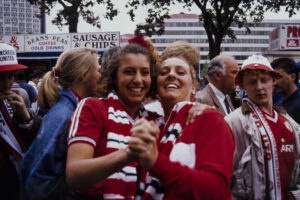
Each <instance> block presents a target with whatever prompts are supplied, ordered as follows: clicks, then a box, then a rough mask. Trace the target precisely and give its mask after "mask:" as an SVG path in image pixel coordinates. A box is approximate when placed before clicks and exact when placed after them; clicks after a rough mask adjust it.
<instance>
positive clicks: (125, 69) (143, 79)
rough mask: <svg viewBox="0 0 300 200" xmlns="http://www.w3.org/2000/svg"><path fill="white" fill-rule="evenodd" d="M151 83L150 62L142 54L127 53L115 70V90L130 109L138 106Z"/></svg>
mask: <svg viewBox="0 0 300 200" xmlns="http://www.w3.org/2000/svg"><path fill="white" fill-rule="evenodd" d="M150 84H151V76H150V62H149V59H148V58H147V57H146V56H145V55H144V54H140V53H139V54H134V53H128V54H126V55H125V56H124V57H123V59H122V60H121V63H120V66H119V68H118V70H117V92H118V95H119V99H120V101H121V102H122V103H123V105H124V107H125V108H126V109H127V110H128V111H130V110H134V109H136V108H138V107H140V105H141V103H142V101H143V100H144V98H145V96H146V94H147V93H148V91H149V88H150Z"/></svg>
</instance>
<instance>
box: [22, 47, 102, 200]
mask: <svg viewBox="0 0 300 200" xmlns="http://www.w3.org/2000/svg"><path fill="white" fill-rule="evenodd" d="M99 78H100V72H99V63H98V53H97V51H96V50H94V49H91V48H73V49H70V50H67V51H65V52H64V53H62V54H61V55H60V56H59V58H58V60H57V63H56V66H55V67H53V68H52V70H51V71H49V72H47V73H46V74H45V75H44V77H43V80H42V84H41V87H40V89H39V95H38V105H39V107H40V108H42V109H43V110H46V111H47V113H46V115H45V117H44V119H43V123H42V125H41V127H40V129H39V133H38V135H37V137H36V139H35V140H34V142H33V144H32V145H31V147H30V149H29V150H28V152H27V153H26V155H25V158H24V160H23V162H22V166H21V194H22V195H21V196H22V198H23V199H31V200H32V199H59V198H62V197H63V196H65V195H66V194H67V191H68V187H67V184H66V181H65V163H66V154H67V152H66V151H67V133H68V127H69V123H70V119H71V116H72V114H73V112H74V110H75V108H76V106H77V104H78V102H79V101H80V100H81V99H83V98H85V97H88V96H91V95H93V94H94V92H95V91H94V89H95V88H96V86H97V83H98V80H99Z"/></svg>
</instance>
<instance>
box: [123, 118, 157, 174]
mask: <svg viewBox="0 0 300 200" xmlns="http://www.w3.org/2000/svg"><path fill="white" fill-rule="evenodd" d="M130 132H131V135H132V137H131V138H130V140H129V141H128V147H129V149H130V151H131V152H132V153H133V154H136V155H137V156H138V157H139V160H140V162H141V164H142V165H143V166H144V167H145V168H146V169H149V168H151V167H152V165H153V164H154V163H155V161H156V160H157V157H158V149H157V138H158V137H159V133H160V130H159V128H158V127H157V125H156V124H155V123H154V122H153V121H150V122H149V121H147V120H145V119H140V120H138V121H137V122H136V123H134V124H133V127H132V129H131V130H130Z"/></svg>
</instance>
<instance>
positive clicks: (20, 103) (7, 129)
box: [0, 43, 40, 199]
mask: <svg viewBox="0 0 300 200" xmlns="http://www.w3.org/2000/svg"><path fill="white" fill-rule="evenodd" d="M24 69H27V67H26V66H25V65H20V64H18V60H17V54H16V51H15V49H14V48H13V47H12V46H10V45H8V44H4V43H0V177H1V178H0V198H1V199H19V181H18V174H19V170H20V163H21V161H22V159H23V156H24V154H25V152H26V150H27V148H28V147H29V145H30V144H31V142H32V140H33V139H34V137H35V135H36V133H37V130H38V127H39V124H40V118H39V117H38V116H35V115H34V113H31V112H30V111H29V110H28V109H27V108H26V106H25V103H24V100H23V98H22V96H21V95H20V94H19V93H18V92H17V91H16V90H12V89H11V88H12V84H13V82H14V72H15V71H16V70H24Z"/></svg>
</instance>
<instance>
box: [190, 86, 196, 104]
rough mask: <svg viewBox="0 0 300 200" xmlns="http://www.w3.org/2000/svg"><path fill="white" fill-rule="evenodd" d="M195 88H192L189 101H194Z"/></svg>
mask: <svg viewBox="0 0 300 200" xmlns="http://www.w3.org/2000/svg"><path fill="white" fill-rule="evenodd" d="M195 95H196V87H195V86H192V92H191V97H190V101H192V102H193V101H196V96H195Z"/></svg>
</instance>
